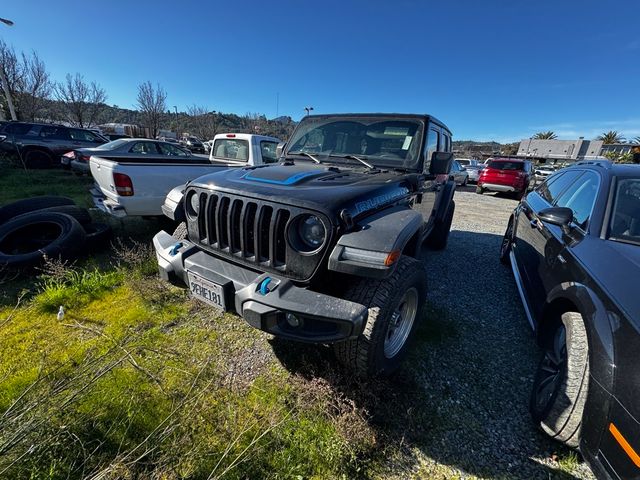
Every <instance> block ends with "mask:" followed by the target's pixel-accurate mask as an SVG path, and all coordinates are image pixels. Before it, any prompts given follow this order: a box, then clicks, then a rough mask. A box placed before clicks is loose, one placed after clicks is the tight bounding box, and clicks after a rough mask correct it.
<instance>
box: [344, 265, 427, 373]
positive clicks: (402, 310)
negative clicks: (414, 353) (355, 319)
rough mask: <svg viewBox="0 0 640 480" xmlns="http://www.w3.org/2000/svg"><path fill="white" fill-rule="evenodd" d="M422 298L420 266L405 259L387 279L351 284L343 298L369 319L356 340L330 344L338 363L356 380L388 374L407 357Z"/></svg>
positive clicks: (424, 278)
mask: <svg viewBox="0 0 640 480" xmlns="http://www.w3.org/2000/svg"><path fill="white" fill-rule="evenodd" d="M426 296H427V276H426V272H425V269H424V264H423V263H422V262H420V261H418V260H416V259H414V258H411V257H406V256H402V257H401V258H400V260H399V262H398V265H397V267H396V270H395V271H394V272H393V274H392V275H391V276H390V277H389V278H387V279H384V280H373V279H368V278H363V279H360V280H358V281H357V282H355V284H354V285H352V286H351V287H349V289H348V290H347V293H346V295H345V298H346V299H347V300H351V301H353V302H357V303H360V304H362V305H365V306H366V307H367V308H368V309H369V316H368V318H367V323H366V325H365V326H364V329H363V331H362V333H361V334H360V335H359V336H358V338H356V339H353V340H346V341H344V342H339V343H335V344H334V345H333V351H334V353H335V355H336V357H337V358H338V360H339V361H340V362H341V363H343V364H344V365H345V366H346V367H347V368H349V369H350V370H351V371H353V372H354V373H355V374H356V375H357V376H358V377H363V378H364V377H373V376H379V375H384V376H388V375H390V374H392V373H393V372H394V371H396V370H397V369H398V367H399V366H400V363H401V362H402V360H403V359H404V357H405V356H406V354H407V351H408V346H409V344H410V343H411V340H412V338H413V335H414V332H415V329H416V325H417V323H418V321H419V319H420V316H421V313H422V309H423V307H424V301H425V299H426Z"/></svg>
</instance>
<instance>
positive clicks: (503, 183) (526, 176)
mask: <svg viewBox="0 0 640 480" xmlns="http://www.w3.org/2000/svg"><path fill="white" fill-rule="evenodd" d="M534 186H535V176H534V175H533V168H532V165H531V162H530V161H529V160H518V159H513V158H494V159H491V160H489V162H488V163H487V166H486V167H485V168H484V169H483V170H481V171H480V177H479V178H478V186H477V187H476V193H479V194H483V193H484V192H485V191H491V192H510V193H513V194H514V195H515V196H516V197H517V198H522V197H523V196H524V195H525V194H526V193H527V192H528V191H529V190H531V189H533V187H534Z"/></svg>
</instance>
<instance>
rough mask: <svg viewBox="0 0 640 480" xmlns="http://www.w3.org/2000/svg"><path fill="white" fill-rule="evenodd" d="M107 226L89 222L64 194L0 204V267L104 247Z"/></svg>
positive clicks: (86, 213)
mask: <svg viewBox="0 0 640 480" xmlns="http://www.w3.org/2000/svg"><path fill="white" fill-rule="evenodd" d="M110 235H111V228H110V227H109V225H107V224H104V223H93V222H92V220H91V215H89V211H88V210H87V209H86V208H82V207H79V206H77V205H76V204H75V203H74V201H73V200H71V199H70V198H66V197H57V196H42V197H33V198H27V199H25V200H20V201H17V202H14V203H10V204H8V205H5V206H3V207H0V269H1V268H5V267H8V268H24V267H32V266H35V265H38V264H40V263H42V261H43V259H44V258H45V256H46V257H48V258H61V259H63V260H69V259H73V258H76V257H78V256H79V255H82V254H84V253H87V252H90V251H94V250H95V249H98V248H100V247H102V246H104V245H105V244H106V243H107V241H108V239H109V237H110Z"/></svg>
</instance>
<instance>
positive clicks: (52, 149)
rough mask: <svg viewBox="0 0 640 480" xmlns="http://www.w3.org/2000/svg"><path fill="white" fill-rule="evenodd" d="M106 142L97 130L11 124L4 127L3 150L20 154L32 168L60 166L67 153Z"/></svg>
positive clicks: (0, 139)
mask: <svg viewBox="0 0 640 480" xmlns="http://www.w3.org/2000/svg"><path fill="white" fill-rule="evenodd" d="M106 142H108V140H107V139H106V138H104V137H103V136H101V135H99V134H98V133H96V132H94V131H91V130H87V129H83V128H75V127H66V126H64V125H55V124H46V123H45V124H42V123H28V122H9V123H6V124H4V125H2V126H0V151H2V152H4V153H6V154H10V155H11V154H13V155H17V156H18V157H19V158H20V159H21V161H22V162H24V164H25V165H26V166H27V167H29V168H50V167H53V166H58V165H60V157H61V156H62V155H64V154H65V153H67V152H69V151H71V150H74V149H78V148H84V147H96V146H98V145H102V144H103V143H106Z"/></svg>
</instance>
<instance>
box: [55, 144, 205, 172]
mask: <svg viewBox="0 0 640 480" xmlns="http://www.w3.org/2000/svg"><path fill="white" fill-rule="evenodd" d="M91 155H103V156H104V155H106V156H109V158H113V159H118V158H128V159H137V160H138V161H141V162H144V161H145V159H147V160H148V159H149V158H153V159H155V160H158V159H160V160H162V159H167V158H168V159H171V160H177V161H180V162H185V163H188V161H189V160H197V161H201V160H202V157H196V156H194V155H193V154H192V153H191V152H190V151H189V150H187V149H186V148H184V147H182V146H181V145H178V144H176V143H169V142H162V141H159V140H150V139H148V138H121V139H119V140H113V141H112V142H109V143H105V144H104V145H100V146H99V147H96V148H79V149H76V150H72V151H70V152H69V153H66V154H65V155H64V156H65V157H67V159H68V160H69V163H70V165H71V169H72V170H73V171H74V172H75V173H78V174H90V172H91V169H90V168H89V159H90V158H91Z"/></svg>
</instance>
